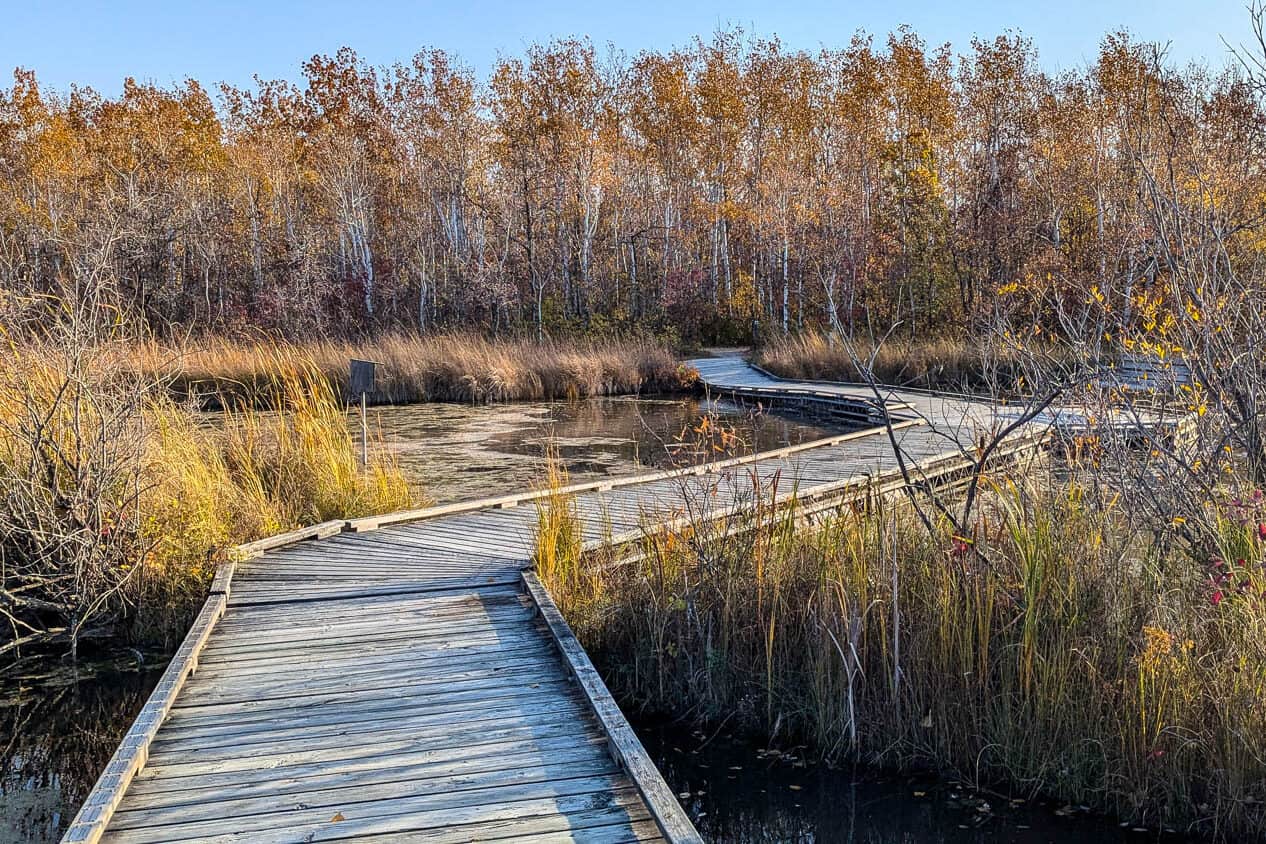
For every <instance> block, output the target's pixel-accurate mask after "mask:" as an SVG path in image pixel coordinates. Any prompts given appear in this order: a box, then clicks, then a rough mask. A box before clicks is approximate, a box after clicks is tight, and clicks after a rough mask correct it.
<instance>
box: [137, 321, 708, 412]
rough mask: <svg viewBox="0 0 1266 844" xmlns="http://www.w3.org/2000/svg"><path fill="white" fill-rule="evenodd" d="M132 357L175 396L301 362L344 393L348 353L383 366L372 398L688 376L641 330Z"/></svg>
mask: <svg viewBox="0 0 1266 844" xmlns="http://www.w3.org/2000/svg"><path fill="white" fill-rule="evenodd" d="M135 355H136V356H137V358H138V359H139V360H140V361H141V365H142V366H143V367H144V368H145V369H147V370H148V371H150V372H153V373H155V374H156V375H159V376H162V377H166V378H168V379H169V380H170V382H171V384H172V387H173V388H174V389H175V390H176V391H177V392H178V393H179V394H181V395H184V396H202V397H211V398H212V399H214V398H215V397H219V396H224V395H229V396H236V397H248V398H250V399H252V400H255V399H257V398H258V397H261V396H263V397H264V399H263V401H264V403H267V402H268V401H269V400H270V397H271V395H272V394H273V393H275V392H276V384H275V372H276V363H277V361H278V360H279V359H280V360H282V361H292V360H301V361H307V362H310V363H311V364H312V365H313V366H315V367H316V369H317V370H318V371H319V372H320V373H321V374H322V375H323V376H324V377H325V378H326V379H328V380H329V381H330V383H331V384H333V385H334V386H335V388H336V389H338V390H339V391H340V392H341V393H345V391H346V387H347V377H348V360H349V358H360V359H364V360H372V361H375V362H378V363H381V364H382V365H383V367H382V373H381V377H380V379H379V383H378V391H377V393H376V394H375V395H374V396H372V397H371V399H372V400H374V401H377V402H391V403H406V402H419V401H453V402H466V403H475V404H483V403H489V402H506V401H523V400H534V401H539V400H544V399H563V398H565V399H577V398H586V397H589V396H602V395H615V394H622V393H639V392H662V391H670V390H677V389H682V388H683V387H686V386H689V385H690V384H691V383H692V381H693V377H694V376H693V374H692V373H691V372H689V371H688V370H686V369H685V368H683V367H681V366H680V365H679V364H678V363H677V360H676V358H675V356H674V355H673V353H672V352H671V351H670V350H669V349H668V348H666V347H665V346H663V345H662V344H660V343H658V342H656V341H654V340H651V339H645V338H630V339H623V340H619V339H616V340H583V341H577V342H574V343H568V342H561V341H558V342H556V341H545V342H538V341H530V340H489V339H486V338H484V337H481V336H478V335H475V334H440V335H429V336H418V335H410V334H390V335H385V336H382V337H378V338H375V339H374V340H373V341H369V342H365V343H353V342H342V341H318V342H308V343H302V344H288V343H282V342H277V341H272V340H259V341H254V342H241V341H233V340H220V339H214V338H208V339H204V340H200V341H198V342H196V343H190V344H188V345H187V346H186V347H184V348H180V349H175V350H173V349H172V348H171V347H170V346H164V345H160V344H156V343H151V344H147V345H143V346H139V347H138V348H137V350H136V352H135Z"/></svg>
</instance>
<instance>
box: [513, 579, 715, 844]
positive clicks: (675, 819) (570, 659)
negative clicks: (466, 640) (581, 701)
mask: <svg viewBox="0 0 1266 844" xmlns="http://www.w3.org/2000/svg"><path fill="white" fill-rule="evenodd" d="M523 585H524V587H525V588H526V589H527V591H528V594H529V595H531V596H532V600H533V601H534V602H535V604H536V608H537V611H538V612H540V614H541V618H542V619H543V620H544V622H545V625H546V627H548V628H549V632H550V636H551V637H552V638H553V640H554V644H555V645H556V646H557V648H558V651H559V653H560V654H561V655H562V657H563V662H564V664H565V665H566V667H567V670H568V672H569V673H570V674H571V676H572V677H574V678H575V680H576V683H577V684H578V685H579V686H580V689H581V691H582V692H583V693H584V695H585V698H586V700H588V701H589V705H590V706H591V707H592V708H593V711H594V713H595V714H596V715H597V717H598V723H599V724H600V725H601V727H602V731H603V732H604V733H606V736H607V749H608V750H609V751H610V752H611V755H612V757H613V758H614V759H615V761H616V762H618V763H619V764H620V766H621V767H622V768H624V770H625V771H626V772H627V773H628V774H629V778H630V779H632V780H633V783H634V785H636V786H637V789H638V791H639V792H640V793H641V795H642V799H643V800H644V801H645V802H646V806H647V808H648V809H650V812H651V817H652V818H654V820H655V823H656V825H657V826H658V827H659V829H660V831H661V832H662V833H663V834H664V838H665V839H666V840H668V841H671V842H674V844H703V838H702V837H700V835H699V833H698V831H697V830H696V829H695V828H694V824H692V823H691V822H690V818H689V817H687V816H686V811H685V810H684V809H682V807H681V804H680V803H678V802H677V796H676V795H675V794H673V792H672V790H671V789H670V788H669V787H668V783H666V782H665V781H664V777H663V776H662V775H661V774H660V772H659V769H658V768H657V767H656V766H655V763H654V762H653V761H651V757H650V755H649V754H648V753H647V752H646V748H644V747H643V746H642V742H641V741H639V740H638V737H637V734H636V733H634V732H633V728H632V727H630V726H629V722H628V720H627V719H625V717H624V713H623V712H621V711H620V707H619V706H618V705H617V704H616V702H615V698H613V697H611V692H610V691H608V690H607V686H606V683H604V682H602V677H601V676H599V674H598V670H597V669H596V668H594V667H593V662H592V661H590V659H589V655H588V654H587V653H585V649H584V648H583V647H581V645H580V641H579V640H577V639H576V635H575V634H574V633H573V632H572V629H571V627H570V626H569V625H568V624H567V621H566V620H565V619H564V618H563V614H562V613H561V612H559V609H558V607H557V605H555V603H554V600H553V599H552V598H551V597H550V595H549V592H548V591H547V590H546V589H545V587H544V586H543V585H542V584H541V581H540V579H539V578H537V576H536V573H535V572H533V571H524V572H523Z"/></svg>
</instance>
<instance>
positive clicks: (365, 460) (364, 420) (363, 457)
mask: <svg viewBox="0 0 1266 844" xmlns="http://www.w3.org/2000/svg"><path fill="white" fill-rule="evenodd" d="M360 465H361V466H363V467H368V466H369V417H368V415H367V411H366V409H365V394H364V393H363V392H362V393H361V394H360Z"/></svg>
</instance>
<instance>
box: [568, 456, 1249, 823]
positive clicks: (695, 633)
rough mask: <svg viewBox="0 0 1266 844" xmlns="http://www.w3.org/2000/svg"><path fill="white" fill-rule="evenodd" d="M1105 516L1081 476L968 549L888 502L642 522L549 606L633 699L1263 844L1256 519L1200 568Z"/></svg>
mask: <svg viewBox="0 0 1266 844" xmlns="http://www.w3.org/2000/svg"><path fill="white" fill-rule="evenodd" d="M753 503H754V504H759V503H760V502H753ZM1116 508H1117V504H1116V503H1115V499H1114V498H1113V497H1111V496H1107V495H1105V496H1104V497H1103V498H1099V497H1098V493H1097V492H1096V491H1095V489H1094V487H1093V486H1090V485H1083V484H1082V483H1080V482H1079V481H1078V480H1076V479H1073V480H1068V481H1065V482H1062V483H1059V484H1052V485H1051V486H1049V487H1047V488H1046V490H1045V491H1042V490H1038V489H1035V488H1032V487H1029V486H1026V485H1016V484H1011V483H1006V484H1004V485H1002V486H1000V487H998V488H995V489H993V490H992V491H991V492H990V493H989V494H988V500H987V502H986V505H985V507H984V508H983V510H982V516H981V517H980V521H979V523H978V524H977V526H976V527H977V534H976V536H975V537H974V541H973V542H971V543H969V542H965V541H964V540H962V539H961V538H959V537H956V536H954V535H953V533H952V531H951V530H950V528H949V526H948V525H944V524H941V525H938V526H937V531H936V533H935V534H932V535H929V533H928V531H927V530H926V529H925V528H924V527H923V526H922V525H921V524H920V523H919V522H918V521H917V520H916V518H915V517H914V515H913V513H912V512H910V511H908V510H905V509H893V510H885V509H883V508H871V509H853V508H845V509H842V510H840V511H838V512H835V513H834V514H833V515H831V516H830V517H829V518H826V519H824V520H823V519H818V520H816V522H815V524H813V525H809V524H807V523H805V522H804V521H803V520H799V519H798V518H797V514H796V513H795V512H794V510H775V509H773V508H771V507H765V506H757V507H756V508H755V510H754V514H753V515H748V516H745V517H743V518H742V519H740V520H736V521H731V522H728V523H727V524H726V525H725V527H726V528H727V531H726V532H722V531H721V530H719V529H718V528H717V527H715V526H710V525H708V524H706V523H696V524H693V525H691V526H690V527H689V528H687V529H685V530H681V531H674V532H668V533H661V532H657V531H654V530H650V529H648V530H647V532H646V536H645V539H644V540H643V542H642V543H641V545H640V547H637V548H634V549H629V550H626V551H625V552H623V553H619V554H609V555H607V556H605V557H603V556H599V557H596V558H592V559H588V560H586V561H585V563H584V564H583V565H578V564H576V563H574V562H573V563H570V564H566V565H558V564H556V567H557V568H560V569H562V570H565V571H569V572H575V573H576V574H575V578H576V579H575V582H574V585H571V586H569V585H568V584H569V581H568V580H566V579H564V580H561V581H557V582H556V585H555V587H554V588H555V590H556V591H555V597H556V598H557V599H558V601H559V603H560V606H562V607H563V609H564V612H565V613H566V614H567V616H568V618H569V620H571V621H572V622H573V624H574V626H575V627H576V628H577V633H578V635H579V636H580V638H581V640H582V641H583V642H584V643H585V645H586V647H587V648H589V649H590V652H591V653H592V654H593V655H594V656H595V660H596V661H597V662H598V663H599V665H600V666H601V667H602V668H603V669H604V676H605V677H606V679H607V681H608V683H609V684H610V685H611V686H612V687H613V689H614V690H615V691H616V693H617V695H618V696H620V697H621V698H623V699H624V700H625V701H628V702H630V703H632V704H633V705H636V706H641V707H646V708H648V709H650V710H652V711H656V712H662V713H671V714H672V715H674V716H682V715H685V716H687V717H691V718H693V719H695V720H697V721H699V722H701V723H709V724H712V725H718V724H721V723H724V724H725V725H726V727H727V728H728V729H741V728H747V729H750V730H753V731H756V732H758V733H759V734H761V735H765V736H772V737H774V738H775V739H776V740H777V739H782V740H790V741H794V742H807V743H808V744H810V745H811V746H812V747H813V748H815V749H816V751H817V752H818V753H819V754H820V755H822V756H824V757H826V758H828V759H860V760H865V761H868V762H873V763H876V764H878V765H881V766H885V767H892V768H899V769H910V768H933V769H936V770H939V771H942V772H946V773H950V774H952V775H954V776H956V777H961V778H965V779H967V780H969V781H976V782H982V783H985V784H991V785H994V786H1000V785H1001V786H1007V787H1009V788H1010V789H1011V790H1012V792H1013V793H1015V794H1018V795H1024V796H1029V795H1034V794H1038V793H1041V794H1046V795H1050V796H1054V797H1057V798H1060V799H1063V800H1066V801H1068V802H1070V803H1073V804H1086V805H1092V806H1096V807H1098V808H1101V809H1105V810H1109V811H1112V812H1114V813H1117V814H1118V815H1120V816H1121V817H1123V818H1125V819H1128V820H1129V821H1131V822H1133V823H1141V824H1146V825H1150V826H1154V827H1159V826H1162V825H1164V826H1180V825H1191V826H1193V827H1195V828H1199V829H1201V830H1204V831H1212V832H1214V833H1215V834H1219V835H1225V836H1237V835H1243V836H1252V835H1256V834H1257V833H1258V831H1259V830H1260V828H1261V827H1260V824H1261V823H1262V822H1263V821H1264V820H1266V811H1264V810H1263V807H1264V806H1266V574H1264V573H1263V565H1264V563H1266V527H1263V522H1264V521H1266V511H1264V510H1263V508H1262V507H1261V505H1260V500H1259V501H1256V502H1247V503H1245V502H1240V504H1239V505H1238V506H1232V507H1229V508H1212V509H1211V511H1210V513H1208V514H1206V515H1207V516H1208V518H1209V519H1210V523H1211V524H1214V525H1216V526H1217V531H1218V538H1217V540H1216V541H1215V542H1214V545H1213V546H1212V547H1211V548H1210V549H1209V555H1210V557H1209V559H1208V560H1200V561H1197V562H1194V563H1193V560H1192V559H1191V558H1190V557H1188V556H1185V555H1184V554H1182V553H1179V552H1177V551H1172V550H1165V546H1163V545H1161V544H1158V543H1156V542H1155V541H1154V540H1153V539H1149V538H1148V537H1146V536H1144V535H1141V534H1140V533H1138V532H1136V531H1134V530H1133V527H1132V524H1131V522H1132V520H1131V516H1130V514H1129V513H1124V512H1120V511H1119V510H1117V509H1116ZM568 553H571V554H574V553H576V552H575V550H574V547H573V550H572V551H570V552H568ZM1222 560H1225V561H1227V562H1226V563H1221V562H1219V561H1222Z"/></svg>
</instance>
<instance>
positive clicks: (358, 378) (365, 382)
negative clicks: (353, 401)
mask: <svg viewBox="0 0 1266 844" xmlns="http://www.w3.org/2000/svg"><path fill="white" fill-rule="evenodd" d="M377 374H378V364H376V363H374V362H373V361H371V360H356V358H352V371H351V376H350V377H349V378H348V380H347V392H348V395H350V396H361V395H365V394H367V393H372V392H374V389H375V380H376V377H377Z"/></svg>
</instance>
